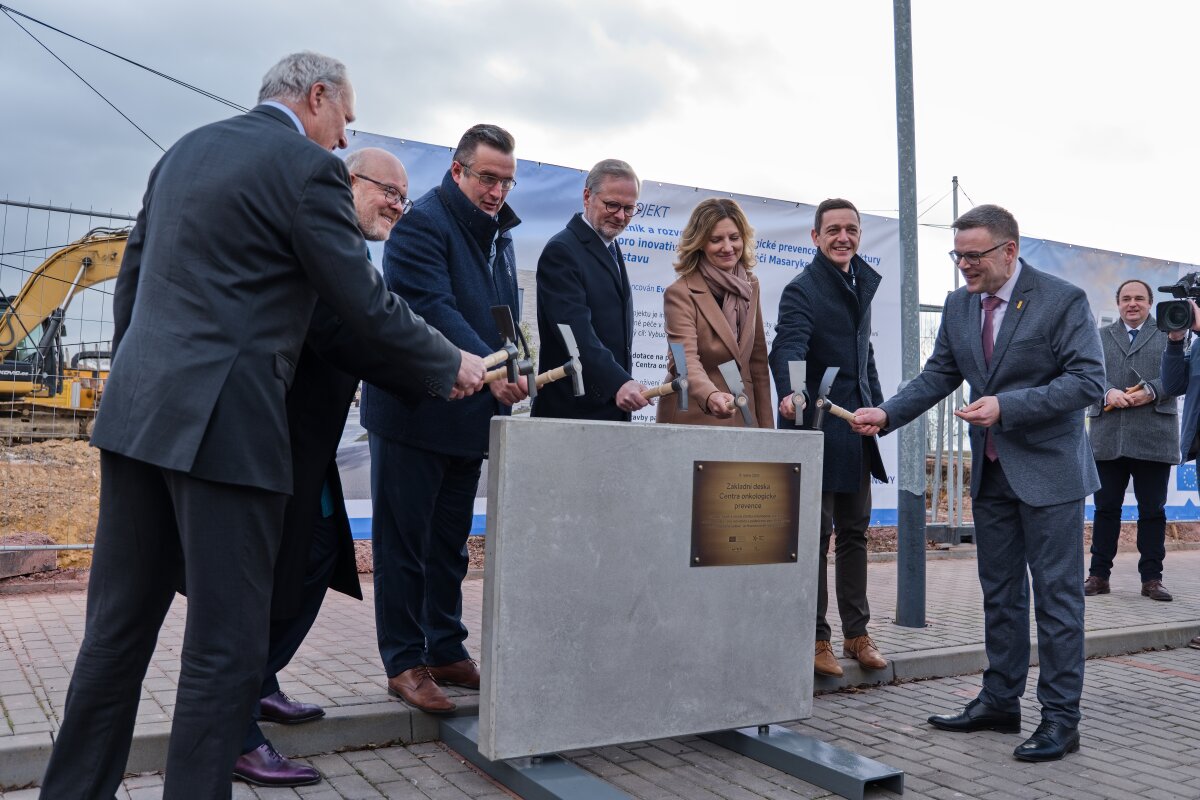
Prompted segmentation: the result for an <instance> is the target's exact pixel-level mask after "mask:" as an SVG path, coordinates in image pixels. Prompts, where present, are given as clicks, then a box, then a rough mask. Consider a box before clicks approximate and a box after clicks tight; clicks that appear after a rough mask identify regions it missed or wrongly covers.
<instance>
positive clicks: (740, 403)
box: [725, 394, 749, 411]
mask: <svg viewBox="0 0 1200 800" xmlns="http://www.w3.org/2000/svg"><path fill="white" fill-rule="evenodd" d="M748 402H749V401H748V400H746V395H744V394H739V395H738V396H737V397H735V398H733V400H731V401H730V402H728V403H726V404H725V410H726V411H733V410H734V409H735V408H745V407H746V404H747V403H748Z"/></svg>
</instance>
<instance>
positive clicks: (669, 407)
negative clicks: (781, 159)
mask: <svg viewBox="0 0 1200 800" xmlns="http://www.w3.org/2000/svg"><path fill="white" fill-rule="evenodd" d="M754 264H755V258H754V230H753V229H752V228H751V227H750V223H749V222H748V221H747V220H746V215H745V213H744V212H743V211H742V209H741V207H740V206H739V205H738V204H737V203H736V202H734V201H733V200H729V199H724V198H711V199H708V200H705V201H703V202H701V203H700V204H699V205H698V206H696V208H695V210H694V211H692V216H691V218H690V219H689V220H688V223H687V227H685V228H684V230H683V235H682V236H681V237H680V240H679V257H678V259H677V260H676V261H675V272H676V273H677V274H678V275H679V278H678V279H677V280H676V281H675V282H674V283H672V284H671V285H670V286H668V287H667V290H666V292H665V293H664V295H663V304H664V309H663V310H664V313H665V316H666V331H667V341H668V342H670V343H678V344H682V345H683V349H684V353H685V354H686V356H687V371H688V396H689V400H690V404H689V408H688V410H687V411H680V410H679V404H678V402H677V397H676V395H673V394H672V395H667V396H665V397H663V398H662V399H661V400H659V403H658V421H659V422H671V423H677V424H685V425H728V426H734V427H740V426H742V425H744V423H743V421H742V415H741V413H740V412H739V411H736V410H731V409H730V404H731V403H732V401H733V395H732V394H731V393H730V391H729V387H728V386H727V385H726V384H725V379H724V378H723V377H722V376H721V373H720V372H719V370H718V366H719V365H720V364H723V363H725V362H726V361H736V362H737V364H738V370H739V371H740V372H741V376H742V384H743V386H744V387H745V391H746V398H747V400H749V403H750V405H749V407H750V412H751V415H752V416H753V419H754V424H755V427H759V428H773V427H775V424H774V409H773V408H772V406H771V388H770V383H769V377H768V375H769V369H768V366H767V341H766V337H765V335H764V333H763V321H762V308H761V304H760V302H759V285H758V279H757V278H756V277H755V276H754V273H753V272H752V271H751V270H752V269H753V267H754ZM668 370H669V377H668V378H667V380H668V381H669V380H673V379H674V378H675V377H676V376H677V375H678V373H677V371H676V367H675V362H674V360H673V359H672V358H671V357H670V356H669V355H668Z"/></svg>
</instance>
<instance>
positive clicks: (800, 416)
mask: <svg viewBox="0 0 1200 800" xmlns="http://www.w3.org/2000/svg"><path fill="white" fill-rule="evenodd" d="M788 378H789V379H790V380H791V382H792V394H793V395H800V396H801V397H803V396H804V388H805V386H807V381H808V370H807V368H806V365H805V363H804V362H803V361H789V362H788ZM795 402H796V401H795V398H793V399H792V403H793V404H795ZM792 424H793V425H795V426H796V427H797V428H799V427H800V426H801V425H803V424H804V413H803V412H802V411H801V410H800V409H799V408H797V409H796V418H795V419H794V420H793V421H792Z"/></svg>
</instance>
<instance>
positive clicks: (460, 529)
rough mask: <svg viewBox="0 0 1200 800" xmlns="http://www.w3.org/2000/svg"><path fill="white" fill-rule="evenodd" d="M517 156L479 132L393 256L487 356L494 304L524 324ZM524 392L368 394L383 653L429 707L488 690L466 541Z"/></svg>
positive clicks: (404, 274)
mask: <svg viewBox="0 0 1200 800" xmlns="http://www.w3.org/2000/svg"><path fill="white" fill-rule="evenodd" d="M514 148H515V145H514V142H513V138H512V135H511V134H509V133H508V132H507V131H505V130H504V129H503V128H499V127H497V126H495V125H486V124H484V125H476V126H474V127H472V128H470V129H469V130H468V131H467V132H466V133H465V134H463V137H462V139H461V140H460V141H459V143H458V147H457V148H456V149H455V151H454V156H453V161H452V162H451V164H450V169H449V170H448V171H447V172H446V175H445V176H444V177H443V178H442V182H441V184H440V185H439V186H437V187H435V188H433V189H431V190H430V191H428V192H427V193H425V194H424V195H423V196H422V197H421V198H420V199H418V200H417V201H416V203H414V204H413V208H412V211H411V212H410V213H409V214H408V215H407V216H406V217H405V220H404V224H403V225H397V226H396V227H395V228H394V229H393V230H392V234H391V237H390V238H389V239H388V241H387V244H386V245H385V247H384V251H383V274H384V279H385V280H386V282H387V285H388V288H390V289H391V290H392V291H394V292H396V293H397V294H398V295H400V296H401V297H403V298H404V299H405V300H407V301H408V303H409V305H410V306H411V307H412V309H413V311H415V312H416V313H417V314H420V315H421V316H422V317H423V318H424V319H425V321H426V322H428V323H429V324H430V325H432V326H433V327H434V328H436V329H437V330H439V331H441V332H442V333H443V334H444V335H445V336H446V338H448V339H449V340H450V341H451V342H453V343H454V344H456V345H457V346H458V347H460V348H462V349H463V350H466V351H468V352H471V353H475V354H477V355H480V356H483V355H487V354H488V353H493V352H496V351H497V350H500V349H501V348H502V346H503V342H502V341H501V338H500V334H499V333H498V332H497V331H496V323H495V320H494V318H493V316H492V313H491V307H492V306H495V305H501V304H503V305H507V306H508V307H509V308H510V309H511V310H512V314H513V317H514V319H519V318H520V311H519V309H518V307H517V270H516V256H515V254H514V253H513V242H512V235H511V231H512V229H513V228H514V227H516V226H517V225H518V224H519V223H520V219H518V218H517V215H516V214H515V213H513V210H512V209H511V208H510V207H509V206H508V204H507V203H506V202H505V201H506V199H507V197H508V193H509V191H511V190H512V188H513V187H514V186H516V184H517V181H516V178H515V175H516V170H517V161H516V157H515V156H514V155H513V150H514ZM525 386H526V380H525V378H524V377H521V379H520V381H519V382H518V383H509V382H508V381H506V380H503V379H501V380H497V381H494V382H492V383H490V384H488V388H489V389H490V390H491V391H490V392H480V393H479V394H478V395H476V396H475V397H472V398H470V400H469V401H467V402H461V403H455V404H454V405H453V406H449V405H447V404H445V403H443V404H441V405H442V406H443V407H438V406H437V405H435V404H433V403H430V402H426V401H425V400H421V401H419V402H416V403H406V402H404V401H403V400H401V399H398V398H396V397H395V396H393V395H391V394H389V393H388V392H387V391H386V389H385V387H378V386H375V385H373V384H371V383H367V384H365V385H364V387H363V393H362V410H361V412H360V418H361V422H362V425H363V427H364V428H366V429H367V431H368V434H369V441H370V447H371V499H372V506H373V507H372V523H371V541H372V551H373V554H374V566H375V626H376V635H377V637H378V641H379V655H380V658H381V659H382V660H383V666H384V669H385V671H386V672H387V677H388V692H389V694H391V695H392V696H394V697H399V698H400V699H402V700H404V701H405V702H406V703H408V704H409V705H412V706H414V707H415V708H418V709H420V710H422V711H426V712H429V713H432V714H446V713H450V712H451V711H453V710H454V708H455V704H454V702H453V701H451V700H450V698H449V697H448V696H447V695H446V693H445V691H443V689H442V688H441V687H442V686H447V685H448V686H463V687H466V688H470V689H478V688H479V669H478V667H477V666H476V664H475V662H474V661H473V660H471V658H470V656H469V654H468V653H467V650H466V648H465V647H464V646H463V642H464V641H465V640H466V638H467V629H466V627H465V626H464V625H463V623H462V581H463V578H465V577H466V574H467V566H468V556H467V537H468V536H469V535H470V533H471V523H472V520H473V517H474V505H475V492H476V490H477V488H478V486H479V475H480V471H481V468H482V466H483V459H484V458H486V457H487V448H488V428H489V424H490V421H491V419H492V417H493V416H495V415H496V414H508V413H509V412H510V410H511V407H512V405H513V404H514V403H518V402H520V401H521V400H523V399H525V397H526V396H527V394H526V390H525ZM439 684H440V685H439Z"/></svg>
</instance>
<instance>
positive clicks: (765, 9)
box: [0, 0, 1200, 301]
mask: <svg viewBox="0 0 1200 800" xmlns="http://www.w3.org/2000/svg"><path fill="white" fill-rule="evenodd" d="M10 1H11V3H12V4H13V5H14V7H15V8H16V9H17V10H19V11H22V12H24V13H27V14H29V15H31V16H33V17H37V18H39V19H42V20H44V21H45V22H48V23H50V24H52V25H55V26H57V27H59V28H62V29H64V30H66V31H68V32H71V33H74V34H76V35H79V36H81V37H82V38H85V39H88V40H90V41H92V42H94V43H96V44H99V45H102V46H104V47H106V48H108V49H110V50H113V51H115V52H117V53H120V54H122V55H124V56H127V57H129V58H131V59H134V60H137V61H140V62H142V63H145V64H148V65H150V66H152V67H155V68H157V69H159V70H161V71H163V72H166V73H168V74H170V75H173V76H175V77H177V78H180V79H182V80H184V81H187V82H189V83H192V84H195V85H198V86H200V87H202V88H204V89H207V90H209V91H211V92H214V93H216V94H218V95H221V96H223V97H227V98H229V99H231V100H234V101H236V102H238V103H240V104H242V105H252V104H253V101H254V99H255V96H256V94H257V90H258V86H259V82H260V79H261V76H262V74H263V72H264V71H265V70H266V69H267V68H268V67H269V66H270V65H271V64H272V63H273V62H274V61H275V60H277V58H278V57H279V56H280V55H283V54H284V53H287V52H291V51H295V50H300V49H313V50H318V51H321V52H325V53H328V54H330V55H334V56H337V57H339V58H341V59H342V60H343V61H345V62H346V64H347V66H348V67H349V69H350V73H351V78H352V80H353V82H354V84H355V87H356V89H357V92H358V117H359V118H358V122H357V123H356V124H355V126H354V127H356V128H359V129H361V130H365V131H371V132H374V133H380V134H385V135H389V136H395V137H398V138H407V139H415V140H419V141H424V142H432V143H438V144H446V145H453V144H454V143H455V142H456V141H457V139H458V136H459V135H460V134H461V133H462V131H463V130H465V129H466V128H467V127H468V126H469V125H471V124H473V123H475V122H482V121H488V122H495V123H498V124H500V125H503V126H504V127H506V128H508V129H509V130H510V131H512V132H513V134H514V135H515V137H516V139H517V148H518V150H517V154H518V155H519V156H520V157H522V158H526V159H533V160H538V161H544V162H550V163H554V164H560V165H565V166H572V167H584V168H586V167H588V166H590V165H591V164H592V163H594V162H595V161H597V160H598V159H600V158H603V157H609V156H613V157H618V158H624V159H626V160H627V161H629V162H630V163H632V164H633V165H634V167H635V168H636V169H637V170H638V171H639V173H640V174H641V175H642V176H643V178H644V179H649V180H657V181H664V182H670V183H677V184H684V185H695V186H700V187H704V188H708V189H720V190H726V191H732V192H740V193H746V194H754V195H762V196H766V197H775V198H783V199H788V200H797V201H801V202H807V203H816V202H818V201H820V200H821V199H822V198H825V197H829V196H844V197H847V198H850V199H852V200H853V201H854V202H855V203H857V204H858V206H859V208H860V209H861V210H863V211H873V212H875V213H884V214H889V215H895V214H896V211H895V209H896V208H897V207H898V201H897V189H896V128H895V121H894V120H895V117H894V114H895V86H894V68H893V50H892V6H891V3H889V2H884V0H861V1H857V0H856V1H855V2H829V1H828V0H827V1H826V2H821V3H815V2H790V3H787V2H782V1H781V0H771V1H770V2H766V1H760V0H742V2H738V3H729V2H721V3H714V2H707V0H641V1H638V0H609V1H608V2H604V3H596V2H588V3H583V2H569V1H567V0H510V1H509V2H496V1H495V0H493V2H489V3H484V2H475V1H474V0H456V1H452V2H439V1H437V0H425V2H412V1H411V0H359V2H355V3H346V4H341V6H340V9H357V11H356V12H355V13H353V14H351V13H348V12H347V11H345V10H335V6H334V5H333V4H329V3H315V2H310V1H309V0H287V2H283V1H282V0H273V1H271V2H268V1H267V0H255V1H253V2H247V1H246V0H240V2H230V0H207V2H204V3H187V4H183V3H147V2H144V0H141V1H140V2H134V1H133V0H105V2H84V1H83V0H63V2H53V3H46V2H40V3H39V2H34V0H5V3H6V4H7V3H8V2H10ZM914 6H915V8H914V11H913V35H914V43H913V48H914V62H915V82H916V92H915V93H916V128H917V178H918V192H917V195H918V200H919V201H920V203H921V204H920V208H921V210H922V211H924V212H925V213H924V215H923V216H922V218H921V222H922V223H930V224H933V225H943V226H944V225H946V224H948V223H949V222H950V219H951V209H950V199H949V197H946V198H945V199H944V200H942V201H941V202H940V203H938V204H936V205H935V201H937V200H938V199H939V198H942V197H943V195H946V194H947V193H948V192H949V190H950V179H951V176H952V175H958V176H959V179H960V181H961V185H962V187H963V189H964V191H965V193H966V196H964V197H962V198H961V203H962V206H961V208H962V209H964V210H965V208H967V207H969V206H970V205H971V201H974V202H975V203H989V202H991V203H999V204H1001V205H1004V206H1006V207H1007V208H1009V209H1010V210H1011V211H1012V212H1013V213H1014V214H1015V215H1016V217H1017V219H1018V220H1019V221H1020V223H1021V226H1022V232H1023V233H1025V234H1026V235H1031V236H1037V237H1041V238H1047V239H1054V240H1058V241H1064V242H1071V243H1074V244H1080V245H1085V246H1089V247H1096V248H1102V249H1108V250H1114V251H1118V252H1125V253H1133V254H1138V255H1144V256H1151V257H1155V258H1162V259H1168V260H1173V261H1183V262H1190V263H1196V262H1200V244H1198V243H1197V240H1196V235H1195V233H1196V230H1195V229H1196V225H1195V224H1194V219H1195V209H1194V207H1193V206H1192V201H1193V196H1194V194H1195V189H1194V187H1195V186H1196V185H1197V177H1198V174H1197V173H1198V168H1197V159H1196V157H1195V155H1194V151H1195V149H1196V142H1195V139H1196V130H1195V128H1196V118H1197V112H1196V108H1195V106H1196V100H1195V92H1194V83H1195V81H1194V78H1195V75H1196V72H1197V70H1196V66H1195V63H1196V56H1195V43H1194V36H1195V33H1196V31H1197V29H1198V25H1197V22H1198V21H1200V11H1197V10H1195V9H1196V8H1197V6H1196V4H1195V3H1192V2H1184V1H1183V0H1179V1H1178V2H1166V1H1165V0H1164V1H1162V2H1150V3H1140V4H1138V3H1128V2H1122V3H1118V2H1097V1H1096V0H1090V1H1089V2H1083V1H1082V0H1078V1H1077V2H1065V1H1064V2H1053V1H1051V2H1047V0H1040V1H1039V2H1028V1H1027V0H1008V2H1005V3H995V2H974V1H973V0H916V2H914ZM23 24H25V25H26V26H28V27H29V28H30V30H31V31H32V32H33V33H35V34H36V35H37V36H38V37H39V38H41V39H42V40H43V41H44V42H46V44H47V45H49V47H50V48H51V49H53V50H54V51H55V52H56V53H57V54H58V55H59V56H60V57H62V58H63V59H64V60H66V61H67V62H68V63H69V64H70V65H71V66H72V67H73V68H75V69H76V70H77V71H78V72H79V73H81V74H82V75H83V76H84V77H85V78H87V79H88V81H90V82H91V83H93V84H94V85H95V86H96V87H97V88H98V89H99V90H100V91H101V92H103V93H104V94H105V95H107V96H108V98H109V99H110V100H112V102H113V103H115V104H116V105H117V106H118V107H119V108H121V110H122V111H124V112H125V113H126V114H128V115H129V116H130V117H131V118H132V119H133V120H134V121H135V122H137V123H138V125H140V126H141V127H142V128H144V129H145V130H146V131H147V132H148V133H149V134H150V136H152V137H153V138H154V139H156V140H157V141H158V142H159V143H160V144H162V145H163V146H164V147H168V146H170V144H171V143H172V142H174V141H175V140H176V139H177V138H178V137H179V136H180V135H182V134H183V133H185V132H186V131H188V130H190V129H192V128H194V127H197V126H199V125H201V124H203V123H205V122H209V121H212V120H214V119H219V118H221V117H224V116H228V115H230V114H231V113H234V112H232V111H231V110H230V109H228V108H227V107H224V106H222V105H220V104H218V103H215V102H213V101H211V100H208V99H206V98H203V97H201V96H199V95H197V94H194V93H192V92H189V91H186V90H184V89H181V88H179V87H177V86H175V85H173V84H171V83H169V82H167V81H165V80H163V79H161V78H158V77H155V76H152V75H150V74H148V73H145V72H142V71H140V70H137V69H135V68H133V67H130V66H128V65H126V64H122V63H120V62H118V61H115V60H114V59H112V58H110V57H109V56H106V55H103V54H101V53H98V52H97V51H94V50H91V49H89V48H87V47H85V46H84V45H81V44H79V43H77V42H73V41H70V40H69V39H66V38H65V37H63V36H61V35H59V34H56V33H53V32H51V31H48V30H46V29H45V28H42V27H40V26H36V25H32V24H31V23H29V22H27V21H23ZM0 91H2V96H3V98H4V101H5V102H4V105H5V109H6V111H5V114H4V123H3V125H0V154H2V155H0V197H5V196H7V197H9V198H11V199H19V200H27V199H28V200H32V201H33V202H35V203H53V204H57V205H66V204H73V205H74V206H76V207H85V208H86V207H93V208H98V209H101V208H103V209H108V208H111V209H113V210H116V211H119V212H126V213H135V212H136V210H137V208H138V206H139V200H140V196H141V192H142V190H143V188H144V186H145V181H146V177H147V174H148V173H149V170H150V168H151V167H152V166H153V164H154V162H155V161H156V160H157V158H158V156H159V155H160V151H159V150H158V149H157V148H156V147H155V146H154V145H152V144H151V143H150V142H149V141H147V140H146V139H145V138H143V136H142V135H141V134H139V133H138V132H137V131H136V130H135V129H134V128H133V127H131V126H130V125H129V123H127V122H126V121H125V120H123V119H121V118H120V117H119V116H118V115H117V114H116V112H114V111H113V110H112V109H111V108H109V107H108V106H107V105H105V104H104V102H103V101H102V100H100V99H99V98H98V97H97V96H96V95H95V94H93V93H92V92H91V91H90V90H89V89H88V88H87V87H86V86H84V85H83V84H82V83H81V82H80V81H79V80H78V79H77V78H76V77H74V76H73V75H71V74H70V73H69V72H68V71H67V70H66V69H64V67H63V66H62V65H60V64H59V63H58V62H56V61H55V60H54V59H53V58H52V57H51V56H50V55H49V54H48V53H47V52H46V51H45V50H43V49H42V48H41V47H40V46H39V45H38V44H37V43H36V42H34V41H33V40H32V39H30V38H29V36H27V35H26V34H25V33H24V32H23V31H21V30H20V29H19V28H18V27H17V26H16V25H15V24H13V22H11V21H10V20H9V19H8V18H7V17H2V16H0ZM412 188H413V190H414V193H419V192H422V191H424V190H425V189H427V188H428V187H412ZM519 191H520V189H519V188H518V189H517V192H519ZM968 198H969V199H968ZM512 199H513V202H514V205H516V204H517V199H518V198H517V196H516V194H514V196H513V198H512ZM927 208H928V209H929V210H927V211H926V209H927ZM22 213H23V212H22ZM12 214H13V212H12V211H11V210H10V211H9V215H10V218H11V217H12ZM10 244H11V243H10ZM951 245H952V242H951V241H950V237H949V234H948V233H942V232H936V230H935V232H934V233H932V234H929V233H928V232H927V233H926V235H923V238H922V293H921V294H922V298H923V299H925V300H927V301H938V300H939V297H938V295H939V292H938V291H931V290H930V287H931V286H934V285H937V284H939V283H943V282H944V281H945V280H946V279H947V276H948V275H949V274H950V271H951V268H950V264H949V261H948V259H946V257H945V255H944V251H945V250H948V249H950V247H951ZM7 249H11V248H7Z"/></svg>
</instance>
